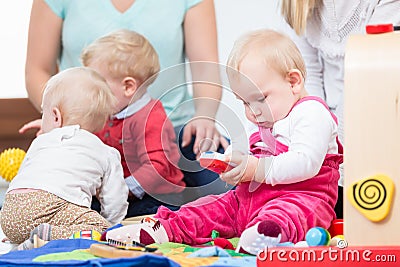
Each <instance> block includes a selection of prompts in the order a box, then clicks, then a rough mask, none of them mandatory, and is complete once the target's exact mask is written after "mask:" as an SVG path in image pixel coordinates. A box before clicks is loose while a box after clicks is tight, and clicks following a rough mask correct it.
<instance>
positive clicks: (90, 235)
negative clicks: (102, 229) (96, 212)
mask: <svg viewBox="0 0 400 267" xmlns="http://www.w3.org/2000/svg"><path fill="white" fill-rule="evenodd" d="M79 238H80V239H88V240H96V241H100V238H101V234H100V233H99V232H98V231H96V230H84V231H79V232H76V233H74V234H73V235H71V236H70V237H69V239H79Z"/></svg>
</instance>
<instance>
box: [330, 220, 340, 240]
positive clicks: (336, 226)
mask: <svg viewBox="0 0 400 267" xmlns="http://www.w3.org/2000/svg"><path fill="white" fill-rule="evenodd" d="M328 232H329V234H330V235H331V236H337V235H343V219H335V220H333V222H332V224H331V226H330V227H329V228H328Z"/></svg>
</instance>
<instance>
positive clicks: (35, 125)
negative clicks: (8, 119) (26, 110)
mask: <svg viewBox="0 0 400 267" xmlns="http://www.w3.org/2000/svg"><path fill="white" fill-rule="evenodd" d="M30 129H37V130H38V131H37V133H36V136H38V135H39V134H41V133H42V119H37V120H33V121H30V122H28V123H26V124H25V125H24V126H22V127H21V128H20V129H19V130H18V132H19V133H20V134H23V133H25V132H26V131H28V130H30Z"/></svg>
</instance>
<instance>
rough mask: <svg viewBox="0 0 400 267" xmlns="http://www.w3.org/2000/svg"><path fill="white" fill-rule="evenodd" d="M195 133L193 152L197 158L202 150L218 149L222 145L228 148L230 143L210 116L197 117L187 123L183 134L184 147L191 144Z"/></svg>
mask: <svg viewBox="0 0 400 267" xmlns="http://www.w3.org/2000/svg"><path fill="white" fill-rule="evenodd" d="M193 135H194V136H195V141H194V145H193V152H194V153H195V154H196V155H197V158H198V157H199V156H200V154H201V152H204V151H216V150H217V149H218V147H219V146H220V145H221V146H222V147H223V148H224V149H226V148H227V147H228V145H229V142H228V141H227V140H226V139H225V137H224V136H222V135H221V134H220V133H219V132H218V130H217V128H216V127H215V122H214V120H211V119H208V118H195V119H193V120H192V121H190V122H189V123H188V124H186V126H185V128H184V130H183V135H182V147H185V146H187V145H189V144H190V142H191V140H192V136H193Z"/></svg>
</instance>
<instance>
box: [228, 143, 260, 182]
mask: <svg viewBox="0 0 400 267" xmlns="http://www.w3.org/2000/svg"><path fill="white" fill-rule="evenodd" d="M226 161H227V162H230V163H234V164H236V166H235V167H234V168H233V169H232V170H230V171H227V172H224V173H222V174H221V175H220V178H221V179H222V180H223V181H225V182H226V183H228V184H231V185H237V184H239V183H243V182H250V181H256V182H259V183H262V182H265V166H264V164H265V161H264V160H262V158H261V159H259V158H256V157H254V156H252V155H247V154H243V153H241V152H237V151H233V152H232V154H231V155H226Z"/></svg>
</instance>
